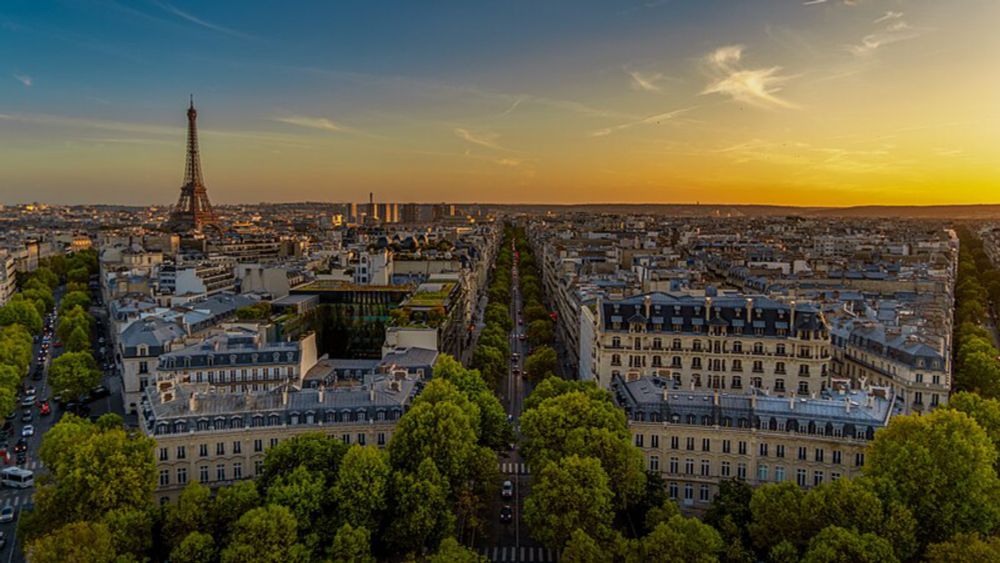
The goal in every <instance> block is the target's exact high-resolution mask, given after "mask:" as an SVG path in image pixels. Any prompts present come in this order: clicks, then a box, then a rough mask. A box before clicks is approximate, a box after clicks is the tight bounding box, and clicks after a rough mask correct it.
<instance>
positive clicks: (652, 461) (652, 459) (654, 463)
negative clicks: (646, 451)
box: [649, 455, 660, 471]
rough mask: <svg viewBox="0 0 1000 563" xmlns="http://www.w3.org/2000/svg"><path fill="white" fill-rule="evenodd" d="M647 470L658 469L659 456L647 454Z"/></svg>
mask: <svg viewBox="0 0 1000 563" xmlns="http://www.w3.org/2000/svg"><path fill="white" fill-rule="evenodd" d="M649 470H650V471H659V470H660V457H659V456H655V455H651V456H649Z"/></svg>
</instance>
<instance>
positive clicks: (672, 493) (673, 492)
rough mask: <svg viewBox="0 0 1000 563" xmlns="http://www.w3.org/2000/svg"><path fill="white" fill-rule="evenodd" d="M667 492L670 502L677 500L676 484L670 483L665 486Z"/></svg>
mask: <svg viewBox="0 0 1000 563" xmlns="http://www.w3.org/2000/svg"><path fill="white" fill-rule="evenodd" d="M667 490H668V491H670V498H671V500H677V483H670V485H668V486H667Z"/></svg>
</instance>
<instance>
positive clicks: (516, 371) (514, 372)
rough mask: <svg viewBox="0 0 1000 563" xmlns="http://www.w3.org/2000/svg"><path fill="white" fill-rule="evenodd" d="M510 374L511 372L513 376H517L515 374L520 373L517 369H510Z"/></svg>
mask: <svg viewBox="0 0 1000 563" xmlns="http://www.w3.org/2000/svg"><path fill="white" fill-rule="evenodd" d="M510 372H511V373H513V374H514V375H517V374H519V373H521V370H519V369H517V368H512V369H511V370H510Z"/></svg>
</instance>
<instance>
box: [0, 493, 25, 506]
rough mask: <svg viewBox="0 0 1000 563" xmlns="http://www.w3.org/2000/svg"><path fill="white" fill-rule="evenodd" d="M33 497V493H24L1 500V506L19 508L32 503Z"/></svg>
mask: <svg viewBox="0 0 1000 563" xmlns="http://www.w3.org/2000/svg"><path fill="white" fill-rule="evenodd" d="M31 495H32V492H31V491H24V492H20V493H17V494H14V495H11V496H8V497H4V498H2V499H0V505H3V506H13V507H14V508H17V507H18V506H21V505H24V504H28V503H29V502H31Z"/></svg>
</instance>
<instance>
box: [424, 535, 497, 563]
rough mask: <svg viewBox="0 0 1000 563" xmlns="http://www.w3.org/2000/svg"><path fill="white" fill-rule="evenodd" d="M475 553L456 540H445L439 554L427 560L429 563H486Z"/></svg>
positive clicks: (438, 551) (484, 559) (438, 550)
mask: <svg viewBox="0 0 1000 563" xmlns="http://www.w3.org/2000/svg"><path fill="white" fill-rule="evenodd" d="M486 561H487V559H486V558H485V557H480V556H479V555H478V554H476V552H475V551H472V550H471V549H469V548H467V547H465V546H464V545H462V544H460V543H458V540H456V539H455V538H445V539H444V540H442V541H441V545H440V546H438V549H437V552H435V553H434V555H431V556H430V557H428V558H427V563H486Z"/></svg>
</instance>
